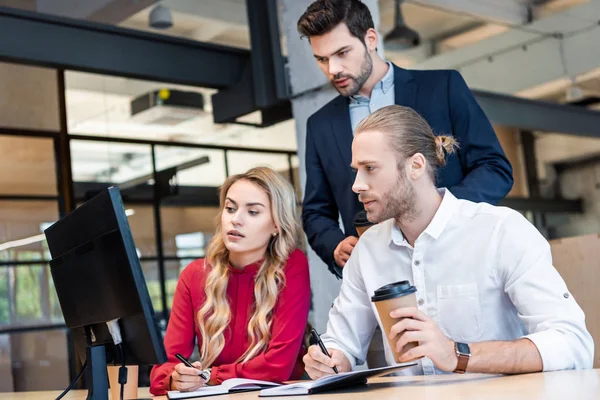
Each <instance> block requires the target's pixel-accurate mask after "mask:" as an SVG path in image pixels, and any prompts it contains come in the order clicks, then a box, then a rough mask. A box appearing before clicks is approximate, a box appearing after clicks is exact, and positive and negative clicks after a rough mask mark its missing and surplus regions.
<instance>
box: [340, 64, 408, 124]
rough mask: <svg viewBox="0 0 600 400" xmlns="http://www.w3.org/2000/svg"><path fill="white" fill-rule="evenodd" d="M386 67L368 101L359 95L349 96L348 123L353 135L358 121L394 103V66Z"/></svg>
mask: <svg viewBox="0 0 600 400" xmlns="http://www.w3.org/2000/svg"><path fill="white" fill-rule="evenodd" d="M387 65H388V66H389V68H388V71H387V73H386V74H385V76H384V77H383V79H382V80H381V81H379V82H378V83H377V84H376V85H375V87H374V88H373V91H372V92H371V98H370V99H369V98H368V97H365V96H362V95H359V94H357V95H355V96H350V101H349V107H350V123H351V124H352V133H353V134H354V132H355V131H356V127H357V126H358V124H359V123H360V121H362V120H363V119H365V118H366V117H368V116H369V115H370V114H371V113H373V112H375V111H377V110H379V109H380V108H383V107H386V106H391V105H393V104H395V102H396V95H395V93H394V66H393V65H392V63H390V62H388V63H387Z"/></svg>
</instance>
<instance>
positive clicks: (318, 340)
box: [310, 328, 339, 374]
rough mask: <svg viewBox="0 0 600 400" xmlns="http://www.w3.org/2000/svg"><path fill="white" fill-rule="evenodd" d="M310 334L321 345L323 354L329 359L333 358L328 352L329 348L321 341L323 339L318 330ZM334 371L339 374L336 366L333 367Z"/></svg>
mask: <svg viewBox="0 0 600 400" xmlns="http://www.w3.org/2000/svg"><path fill="white" fill-rule="evenodd" d="M310 334H311V335H312V337H313V340H314V341H315V342H317V344H318V345H319V347H320V348H321V351H322V352H323V354H325V355H326V356H327V357H329V358H331V355H330V354H329V352H328V351H327V348H326V347H325V345H324V344H323V341H321V337H320V336H319V333H318V332H317V330H316V329H314V328H313V330H312V331H311V332H310ZM333 371H334V372H335V373H336V374H339V372H338V370H337V368H336V366H335V365H334V366H333Z"/></svg>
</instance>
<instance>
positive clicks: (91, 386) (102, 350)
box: [85, 327, 108, 400]
mask: <svg viewBox="0 0 600 400" xmlns="http://www.w3.org/2000/svg"><path fill="white" fill-rule="evenodd" d="M85 333H86V335H85V336H86V341H87V346H86V349H85V356H86V360H87V367H86V368H87V371H86V372H85V382H86V386H87V388H88V395H87V400H108V372H107V369H106V346H105V345H97V346H93V345H92V341H91V329H90V328H89V327H86V329H85Z"/></svg>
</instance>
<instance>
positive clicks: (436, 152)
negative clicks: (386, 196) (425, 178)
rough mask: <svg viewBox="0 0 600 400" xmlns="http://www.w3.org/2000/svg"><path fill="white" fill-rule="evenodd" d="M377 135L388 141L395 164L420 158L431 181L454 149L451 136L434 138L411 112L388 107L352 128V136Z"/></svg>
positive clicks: (425, 123) (455, 144)
mask: <svg viewBox="0 0 600 400" xmlns="http://www.w3.org/2000/svg"><path fill="white" fill-rule="evenodd" d="M367 131H379V132H382V133H383V134H385V135H386V136H387V137H388V140H389V144H390V145H391V147H392V148H393V149H394V150H395V151H396V154H398V155H399V156H400V157H399V161H401V160H404V159H406V158H408V157H412V156H413V155H415V154H417V153H421V154H423V156H424V157H425V159H426V160H427V163H428V164H429V167H430V169H429V172H430V174H431V176H432V178H435V172H436V170H437V169H438V168H439V167H441V166H444V165H445V164H446V155H447V154H451V153H454V152H455V151H456V150H457V149H458V142H457V141H456V139H454V137H452V136H436V135H435V134H434V133H433V130H432V129H431V127H430V126H429V124H428V123H427V121H425V119H424V118H423V117H421V116H420V115H419V114H418V113H417V112H416V111H415V110H413V109H412V108H409V107H404V106H399V105H392V106H387V107H383V108H380V109H379V110H377V111H375V112H374V113H372V114H371V115H369V116H368V117H366V118H365V119H363V120H362V121H361V122H360V123H359V124H358V126H357V127H356V133H355V136H358V135H359V134H361V133H362V132H367Z"/></svg>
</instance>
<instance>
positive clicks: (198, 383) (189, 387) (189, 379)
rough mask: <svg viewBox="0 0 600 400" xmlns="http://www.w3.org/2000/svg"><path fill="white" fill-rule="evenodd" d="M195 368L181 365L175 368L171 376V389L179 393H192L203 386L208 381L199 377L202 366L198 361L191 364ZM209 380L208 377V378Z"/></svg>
mask: <svg viewBox="0 0 600 400" xmlns="http://www.w3.org/2000/svg"><path fill="white" fill-rule="evenodd" d="M192 365H193V366H194V367H195V368H190V367H187V366H186V365H185V364H183V363H179V364H177V365H176V366H175V370H173V373H172V374H171V389H172V390H179V391H180V392H192V391H194V390H197V389H200V388H201V387H202V386H205V385H206V383H207V382H208V381H205V380H204V379H202V378H201V377H200V373H201V372H202V364H201V363H200V362H199V361H196V362H194V363H192ZM209 379H210V377H209Z"/></svg>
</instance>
